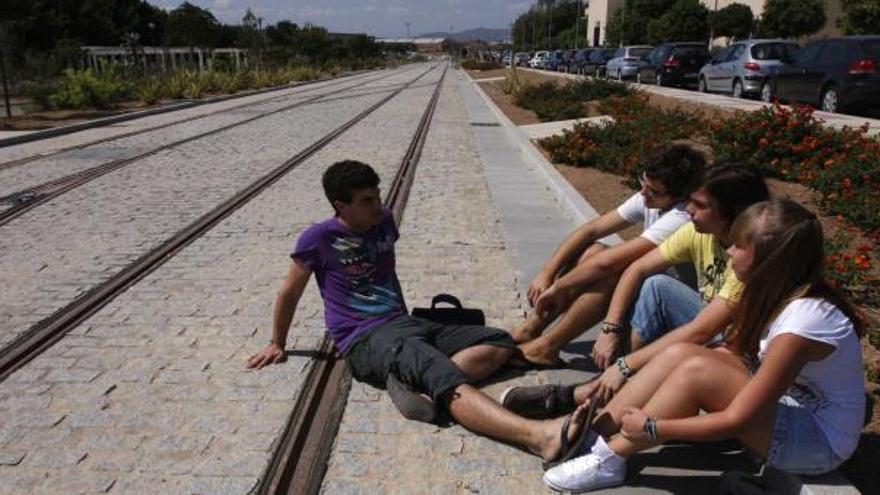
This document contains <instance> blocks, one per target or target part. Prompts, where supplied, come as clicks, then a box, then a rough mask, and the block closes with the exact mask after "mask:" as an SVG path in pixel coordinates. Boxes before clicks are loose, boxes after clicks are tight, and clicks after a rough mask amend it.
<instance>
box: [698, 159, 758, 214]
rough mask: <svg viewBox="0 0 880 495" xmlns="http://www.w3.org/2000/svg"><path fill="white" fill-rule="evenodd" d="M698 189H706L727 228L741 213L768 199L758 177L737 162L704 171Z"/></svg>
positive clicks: (725, 161) (747, 167)
mask: <svg viewBox="0 0 880 495" xmlns="http://www.w3.org/2000/svg"><path fill="white" fill-rule="evenodd" d="M701 187H704V188H706V191H707V192H708V193H709V196H710V197H711V198H712V199H711V201H712V203H713V206H714V207H715V209H716V210H718V213H720V214H721V216H722V217H723V218H724V220H725V221H726V222H727V224H728V227H729V226H730V225H731V224H733V221H734V220H735V219H736V216H737V215H739V214H740V213H741V212H742V211H743V210H745V209H746V208H748V207H749V206H752V205H753V204H755V203H758V202H760V201H767V200H768V199H770V192H769V191H768V190H767V184H766V183H765V182H764V178H763V177H761V174H759V173H758V172H757V171H756V170H754V169H753V168H751V167H749V166H748V165H746V164H745V163H743V162H741V161H738V160H723V161H721V162H718V163H717V164H715V166H714V167H711V168H709V169H708V170H706V172H705V173H704V174H703V183H702V185H701Z"/></svg>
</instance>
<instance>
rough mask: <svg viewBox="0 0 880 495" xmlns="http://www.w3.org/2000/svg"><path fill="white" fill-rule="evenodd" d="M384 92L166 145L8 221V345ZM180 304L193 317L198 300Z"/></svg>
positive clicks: (3, 257) (3, 247)
mask: <svg viewBox="0 0 880 495" xmlns="http://www.w3.org/2000/svg"><path fill="white" fill-rule="evenodd" d="M423 71H424V67H418V68H408V69H404V70H401V71H400V72H399V73H396V74H395V76H394V78H393V79H392V80H397V81H399V82H401V83H402V82H406V81H409V80H411V79H412V78H413V77H415V75H417V74H419V73H421V72H423ZM389 82H390V81H389V80H382V81H379V82H378V83H377V84H382V85H386V86H387V84H388V83H389ZM367 86H369V84H367ZM384 90H385V92H382V93H377V94H371V95H368V96H355V97H353V98H351V99H348V100H335V101H331V102H327V103H323V104H320V105H309V106H306V107H302V108H300V109H298V111H296V112H282V113H279V114H276V115H273V116H271V117H267V118H265V119H260V120H257V121H254V122H251V123H249V124H246V125H243V126H239V127H236V128H233V129H229V130H227V131H224V132H222V133H219V134H215V135H212V136H209V137H206V138H203V139H200V140H198V141H193V142H190V143H186V144H184V145H181V146H178V147H175V148H172V149H169V150H165V151H162V152H160V153H157V154H155V155H152V156H150V157H147V158H145V159H144V160H140V161H138V162H137V163H134V164H132V165H131V166H129V167H126V168H124V169H121V170H118V171H116V172H114V173H111V174H108V175H105V176H103V177H100V178H98V179H96V180H94V181H91V182H89V183H87V184H84V185H82V186H80V187H78V188H76V189H74V190H72V191H70V192H68V193H66V194H64V195H62V196H60V197H58V198H56V199H54V200H52V201H49V202H47V203H45V204H43V205H40V206H39V207H38V208H36V209H34V210H31V211H29V212H27V213H26V214H24V215H22V216H21V217H18V218H16V219H14V220H13V221H11V222H10V223H8V224H6V225H2V226H0V284H2V285H3V286H5V287H7V290H4V291H3V293H2V294H0V346H2V345H5V344H7V343H9V342H11V341H12V340H13V339H15V338H16V337H17V336H18V335H21V333H22V332H24V331H25V330H27V329H28V328H29V327H30V326H31V325H33V324H34V323H36V322H38V321H40V320H42V319H43V318H45V317H46V316H48V315H49V314H51V313H53V312H54V311H56V310H57V309H58V308H60V307H63V306H64V305H65V304H67V303H68V302H70V301H71V300H73V299H74V298H76V297H78V296H80V295H82V294H84V293H85V292H87V291H88V290H89V289H91V288H92V287H94V286H95V285H97V284H99V283H101V282H103V281H104V280H106V279H108V278H109V277H111V276H112V275H113V274H115V273H116V272H118V271H119V270H120V269H122V268H123V267H125V266H126V265H127V264H128V263H131V262H132V261H134V260H135V259H137V258H138V257H139V256H141V255H142V254H144V253H145V252H147V251H148V250H149V249H151V248H152V247H154V246H156V245H158V244H160V243H162V242H164V241H165V240H166V239H168V238H170V237H171V236H173V235H174V234H175V233H176V232H177V231H179V230H180V229H182V228H184V227H185V226H186V225H188V224H189V223H190V222H192V221H194V220H195V219H196V218H198V217H199V216H201V215H203V214H204V213H206V212H207V211H210V209H212V208H214V207H215V206H217V205H218V204H220V203H221V202H223V201H225V200H226V199H228V198H229V197H232V196H233V195H234V194H235V192H237V191H238V190H240V189H242V188H243V187H245V185H247V184H249V183H250V182H252V181H253V180H255V179H257V178H259V177H260V176H262V175H263V174H265V173H267V172H268V171H270V170H272V169H273V168H275V167H277V166H279V165H280V164H281V163H283V162H284V161H285V160H287V159H288V158H289V157H291V156H293V155H295V154H296V153H297V152H299V151H300V150H302V149H304V148H305V147H306V146H308V145H310V144H311V143H313V142H314V141H316V140H317V139H319V138H321V137H322V136H323V135H325V134H326V133H327V132H329V131H331V130H333V129H335V128H336V127H338V126H339V125H341V123H342V122H344V121H346V120H348V119H350V118H352V117H354V116H355V115H356V114H357V113H359V112H360V111H362V110H363V109H365V108H367V107H368V106H370V105H372V104H373V103H375V102H376V101H378V100H380V99H381V98H383V97H384V96H385V95H387V94H388V93H387V92H388V91H390V90H391V88H388V87H385V88H384ZM423 90H424V88H421V89H419V91H423ZM98 148H100V146H99V147H98ZM296 173H297V172H296V171H294V174H296ZM48 226H51V228H47V227H48ZM223 306H224V303H222V302H221V303H218V304H217V305H216V308H215V309H216V310H217V311H218V312H223V311H224V307H223ZM202 309H203V310H206V309H208V310H209V309H214V308H213V307H212V308H202ZM132 311H134V310H132ZM179 311H181V313H182V314H183V315H187V314H191V313H192V312H193V311H194V308H192V307H182V308H180V309H179Z"/></svg>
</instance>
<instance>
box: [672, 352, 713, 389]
mask: <svg viewBox="0 0 880 495" xmlns="http://www.w3.org/2000/svg"><path fill="white" fill-rule="evenodd" d="M717 366H718V362H717V361H716V360H714V359H712V358H710V357H708V356H694V355H690V357H686V358H684V359H683V360H682V361H681V364H679V365H678V366H677V367H676V368H675V372H674V375H675V376H677V377H678V378H679V379H681V380H685V381H687V382H688V383H696V382H698V381H701V380H703V379H704V378H705V377H707V376H710V375H711V374H712V370H713V369H714V368H716V367H717Z"/></svg>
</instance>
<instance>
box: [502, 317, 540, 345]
mask: <svg viewBox="0 0 880 495" xmlns="http://www.w3.org/2000/svg"><path fill="white" fill-rule="evenodd" d="M545 327H546V324H545V323H544V322H543V321H541V319H540V318H539V317H538V315H537V314H535V313H534V312H533V313H532V314H530V315H529V316H528V317H527V318H526V321H524V322H522V324H520V326H518V327H516V328H515V329H513V331H511V332H510V336H511V337H513V341H514V342H516V343H517V344H524V343H526V342H530V341H532V340H535V339H537V338H538V337H540V336H541V332H543V331H544V328H545Z"/></svg>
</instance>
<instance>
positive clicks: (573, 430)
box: [535, 402, 589, 461]
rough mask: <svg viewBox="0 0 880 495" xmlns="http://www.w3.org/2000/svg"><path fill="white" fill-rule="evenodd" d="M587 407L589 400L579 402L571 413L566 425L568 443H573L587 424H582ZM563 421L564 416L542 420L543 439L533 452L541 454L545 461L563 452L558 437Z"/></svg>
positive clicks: (557, 456)
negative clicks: (584, 402)
mask: <svg viewBox="0 0 880 495" xmlns="http://www.w3.org/2000/svg"><path fill="white" fill-rule="evenodd" d="M588 409H589V402H587V403H586V404H581V405H580V406H578V408H577V409H575V410H574V412H573V413H571V421H570V422H569V426H568V442H569V445H571V444H572V443H574V442H575V441H576V440H577V438H578V436H580V434H581V431H582V430H583V429H584V428H586V427H587V425H585V424H584V421H585V420H586V417H587V411H588ZM564 423H565V416H562V417H561V418H556V419H551V420H547V421H544V431H543V432H542V437H543V441H542V442H541V444H540V446H539V447H538V450H537V451H536V452H535V453H536V454H538V455H539V456H541V458H542V459H544V460H545V461H553V460H555V459H558V458H559V457H560V456H561V455H562V454H564V452H562V439H561V437H560V434H561V429H562V426H563V424H564Z"/></svg>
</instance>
